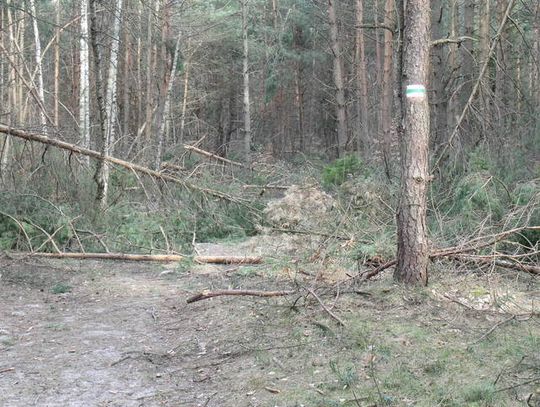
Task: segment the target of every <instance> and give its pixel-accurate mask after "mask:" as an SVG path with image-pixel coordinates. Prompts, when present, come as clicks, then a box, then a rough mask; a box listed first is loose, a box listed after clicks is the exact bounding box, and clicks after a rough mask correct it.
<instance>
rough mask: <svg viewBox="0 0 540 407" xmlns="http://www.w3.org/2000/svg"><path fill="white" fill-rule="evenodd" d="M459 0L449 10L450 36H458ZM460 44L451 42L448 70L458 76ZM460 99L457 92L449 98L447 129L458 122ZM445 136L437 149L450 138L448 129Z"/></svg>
mask: <svg viewBox="0 0 540 407" xmlns="http://www.w3.org/2000/svg"><path fill="white" fill-rule="evenodd" d="M458 1H459V0H450V5H449V7H450V10H449V14H450V16H449V18H450V21H449V25H450V27H449V28H450V29H449V31H450V38H456V37H457V36H458V20H459V13H458V11H459V7H458ZM458 59H459V58H458V44H455V43H451V44H449V54H448V70H449V72H450V75H452V76H453V77H456V75H457V73H458V69H459V65H458V64H459V62H458ZM458 102H459V100H458V99H457V98H456V96H455V94H453V93H452V95H451V96H450V98H449V99H448V103H447V108H446V127H447V129H452V128H454V125H455V122H456V116H457V106H458V105H459V103H458ZM443 136H444V137H440V138H439V140H437V141H438V144H437V146H436V149H438V147H439V145H441V144H443V143H446V141H447V139H448V130H447V131H446V132H445V134H444V135H443Z"/></svg>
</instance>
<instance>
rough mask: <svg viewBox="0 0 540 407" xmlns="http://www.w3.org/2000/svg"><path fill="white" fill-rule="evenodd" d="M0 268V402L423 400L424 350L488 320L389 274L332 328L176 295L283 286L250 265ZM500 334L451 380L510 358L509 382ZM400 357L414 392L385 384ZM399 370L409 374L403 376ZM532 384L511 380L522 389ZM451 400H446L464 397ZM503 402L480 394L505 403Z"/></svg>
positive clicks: (460, 339)
mask: <svg viewBox="0 0 540 407" xmlns="http://www.w3.org/2000/svg"><path fill="white" fill-rule="evenodd" d="M202 249H203V248H202V247H201V250H202ZM4 263H7V262H4ZM197 267H198V266H197ZM261 267H262V268H263V269H264V267H266V266H261ZM1 270H2V277H1V280H0V406H6V407H19V406H22V407H26V406H62V407H64V406H201V407H202V406H208V407H212V406H213V407H229V406H230V407H242V406H271V407H274V406H280V407H285V406H291V407H292V406H321V407H322V406H325V407H326V406H333V405H361V406H373V405H377V403H378V402H379V401H380V400H382V399H381V397H383V396H384V397H387V398H388V399H389V400H390V398H392V399H393V400H395V401H396V402H395V403H394V404H393V405H399V406H405V405H413V404H414V402H413V401H411V402H410V403H409V402H407V400H414V397H418V395H422V397H427V396H425V395H426V394H428V391H432V390H428V389H433V388H437V384H438V383H439V382H440V384H441V389H443V390H444V391H449V392H450V391H451V389H450V388H449V387H448V384H447V382H445V381H444V380H441V379H440V378H438V377H425V378H424V377H423V376H422V375H423V374H424V373H422V372H424V370H422V369H424V368H425V366H428V367H429V366H431V363H433V360H437V357H438V356H437V353H436V352H438V351H439V352H441V351H442V350H444V351H445V352H450V351H451V350H452V349H456V355H460V354H461V353H459V352H463V351H462V350H460V349H461V348H462V347H463V346H464V345H463V344H464V343H467V342H472V341H473V340H475V339H478V338H481V335H482V334H483V333H485V332H486V331H487V330H488V329H489V328H490V327H491V326H493V325H494V324H495V323H496V322H497V321H498V320H499V319H500V318H499V317H497V316H495V317H489V318H487V319H485V318H484V317H483V316H482V315H480V314H478V313H476V312H475V311H474V310H472V308H471V309H467V308H465V307H463V306H461V305H459V304H457V303H455V302H452V301H448V300H444V301H445V302H444V303H443V302H440V301H439V300H438V299H437V300H435V299H433V298H428V297H425V296H422V295H424V294H422V295H420V296H418V295H417V294H414V293H413V295H412V297H411V295H402V294H400V293H399V292H396V288H395V287H393V286H392V283H391V281H390V280H382V281H381V282H375V283H374V284H375V285H374V286H373V287H371V288H369V290H372V291H371V293H368V294H367V296H366V294H365V293H364V294H362V293H360V295H358V294H356V295H354V296H342V298H340V302H339V307H338V308H339V309H336V312H340V315H341V317H342V318H345V319H346V320H347V323H348V327H347V328H346V329H341V328H339V327H337V326H336V324H335V322H334V321H333V320H332V319H331V318H328V316H327V315H326V314H325V313H324V312H323V311H322V310H321V308H320V306H319V305H318V304H317V303H316V302H315V301H311V302H310V301H308V303H303V300H301V301H300V303H301V304H302V307H301V309H299V310H295V309H294V308H291V305H292V301H294V300H295V299H296V298H292V299H287V298H280V299H271V300H263V299H253V298H220V299H215V300H209V301H202V302H199V303H195V304H192V305H189V306H188V305H187V304H186V302H185V300H186V298H188V296H190V295H191V294H193V292H196V291H199V290H202V289H204V288H256V289H265V288H280V287H283V286H285V282H283V281H280V279H279V277H274V278H270V277H268V276H265V277H264V278H263V277H261V275H260V274H261V273H258V272H255V273H253V272H250V273H246V272H242V270H240V272H238V270H236V271H235V272H226V267H224V268H223V269H222V270H221V272H219V271H218V270H216V269H212V270H210V271H208V270H206V271H208V272H206V271H205V270H203V269H200V268H197V270H198V271H197V272H194V271H193V270H183V269H182V268H179V267H176V268H175V267H173V266H172V265H167V266H165V267H164V266H161V265H152V264H138V263H131V264H130V263H116V262H115V263H112V262H111V263H108V262H89V261H86V262H61V261H58V262H39V263H37V262H36V261H33V262H32V263H30V262H26V263H24V262H18V263H11V264H8V265H4V266H3V267H2V268H1ZM251 271H253V270H251ZM261 271H262V270H261ZM389 281H390V282H389ZM377 284H378V285H377ZM452 285H455V282H452ZM366 289H368V288H366ZM373 290H374V291H373ZM396 293H397V294H398V295H395V294H396ZM327 301H329V302H330V301H332V299H331V298H328V299H327ZM300 303H299V304H300ZM445 307H448V309H447V308H445ZM449 310H450V312H448V311H449ZM490 315H491V314H490ZM501 318H502V317H501ZM517 322H518V321H514V323H517ZM511 323H512V322H510V323H509V324H505V325H501V326H500V328H497V330H496V331H494V333H493V334H490V336H493V337H497V334H498V333H499V332H503V333H504V336H502V337H501V338H502V339H501V340H503V339H504V340H505V341H506V340H507V336H508V335H511V334H512V332H514V331H515V330H513V328H512V326H511V325H510V324H511ZM519 323H520V324H529V325H527V328H523V329H524V332H527V330H528V332H530V338H529V337H527V336H524V335H519V337H518V340H517V341H516V338H508V340H509V341H510V342H508V343H509V344H510V345H511V346H512V349H514V348H517V347H518V346H521V348H520V349H522V353H523V354H520V355H519V358H523V362H520V363H521V365H519V366H520V369H521V368H522V367H523V366H533V368H530V367H529V368H527V369H533V370H526V371H525V373H527V374H529V373H530V372H531V371H532V372H533V373H534V372H535V370H534V369H536V368H535V367H534V366H536V364H537V363H538V362H539V361H538V360H537V359H535V358H534V351H533V347H534V346H536V343H537V342H538V339H535V338H538V337H539V335H538V333H539V329H538V325H537V320H534V319H532V320H530V321H525V322H519ZM507 325H508V326H507ZM520 326H522V327H524V325H520ZM507 328H508V329H509V330H506V329H507ZM522 338H524V339H523V341H525V340H526V341H525V342H523V343H520V342H519V340H521V339H522ZM527 338H529V339H527ZM424 339H425V341H424ZM482 342H486V343H487V344H489V341H482ZM501 343H502V342H501ZM501 343H495V344H494V346H496V348H494V349H493V350H491V349H489V348H488V350H485V349H484V348H479V349H480V350H481V351H482V352H483V353H482V356H481V358H480V357H479V359H478V363H477V362H474V363H473V362H471V364H470V365H469V364H463V363H462V362H460V363H461V364H460V365H453V364H452V362H451V361H448V362H445V363H448V366H447V368H448V369H459V370H456V371H455V372H454V374H455V377H458V378H460V379H459V380H464V383H467V380H468V379H467V374H471V375H475V377H478V375H477V372H478V371H479V370H482V369H484V372H483V373H482V374H486V375H487V376H489V375H492V374H493V372H500V371H503V370H502V367H501V366H502V365H504V366H507V365H508V366H510V367H505V368H504V369H507V370H505V371H504V374H501V378H500V380H499V382H498V383H499V384H500V385H502V386H506V385H507V384H508V383H510V384H512V383H514V382H512V380H514V379H513V377H514V376H511V373H512V370H511V366H512V365H511V363H514V362H515V363H517V362H519V358H518V356H517V355H516V356H515V357H514V356H511V357H510V356H508V358H507V359H505V358H506V356H504V357H501V355H499V354H498V353H497V352H498V349H501V346H502V345H501ZM504 343H506V342H504ZM413 344H414V346H412V345H413ZM440 344H444V347H443V348H441V347H440ZM531 344H532V345H531ZM510 345H509V346H510ZM422 346H423V347H424V349H422ZM478 346H479V347H480V346H483V344H480V345H478ZM417 347H420V351H419V350H418V349H417ZM529 348H530V350H528V349H529ZM376 352H379V353H377V354H375V353H376ZM526 358H528V359H526ZM531 358H532V359H531ZM366 360H368V361H369V363H368V362H366ZM475 360H476V359H475ZM374 361H375V362H374ZM524 361H527V362H526V363H528V365H526V363H525V362H524ZM407 364H410V370H411V372H414V375H416V377H419V378H421V381H420V382H419V381H418V379H415V383H423V384H421V385H422V386H424V385H425V387H419V388H415V390H414V392H413V393H408V392H409V390H408V388H407V387H404V388H403V389H400V388H399V387H396V386H398V385H397V384H395V383H394V382H393V381H392V380H393V379H392V378H393V375H395V372H396V371H398V370H399V369H402V366H404V365H407ZM423 366H424V367H423ZM374 369H378V370H377V375H379V377H380V379H379V382H380V384H379V385H378V386H379V387H377V386H374V385H373V377H374V374H375V373H374V372H375V371H374ZM425 369H427V368H425ZM464 369H468V370H465V371H464ZM426 371H427V370H426ZM450 371H451V370H450ZM525 373H523V371H520V372H519V376H516V377H523V376H524V375H525ZM437 374H439V373H437ZM507 376H508V377H507ZM461 377H463V378H462V379H461ZM396 380H397V379H396ZM399 380H400V381H399V383H401V384H400V385H402V386H405V385H406V384H407V383H408V381H407V377H404V378H400V379H399ZM445 380H446V379H445ZM515 380H517V379H515ZM433 383H435V384H433ZM407 385H409V384H407ZM533 385H534V383H533V384H531V385H530V386H528V387H527V386H522V387H517V389H519V392H520V397H522V396H521V393H524V392H527V391H530V390H529V389H530V388H531V386H533ZM351 386H353V389H356V391H355V392H352V391H351V390H350V388H351ZM416 386H419V385H418V384H416ZM456 386H461V387H463V386H462V385H460V384H459V383H456ZM443 390H441V391H443ZM380 392H387V393H388V396H387V395H386V393H384V394H383V393H380ZM359 394H361V395H362V397H361V398H359V399H358V400H357V402H358V403H357V402H354V399H355V398H356V397H357V396H358V395H359ZM411 394H416V395H417V396H412V395H411ZM499 394H501V395H502V393H499ZM411 397H412V398H411ZM429 397H431V396H429ZM456 397H457V396H456ZM459 397H461V396H459ZM463 397H465V396H463ZM523 397H525V396H523ZM459 400H466V399H463V398H462V399H459ZM459 400H458V402H457V404H455V405H466V404H459V403H460V401H459ZM501 400H502V403H503V404H489V405H492V406H496V405H501V406H502V405H505V406H507V405H514V404H512V403H510V404H508V399H501ZM352 402H354V404H352ZM430 402H431V401H428V402H426V403H424V404H422V403H420V404H414V405H433V404H429V403H430ZM504 403H506V404H504ZM448 405H450V404H448ZM452 405H454V404H452ZM478 405H484V404H478ZM515 405H521V404H515Z"/></svg>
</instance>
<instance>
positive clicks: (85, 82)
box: [79, 0, 90, 164]
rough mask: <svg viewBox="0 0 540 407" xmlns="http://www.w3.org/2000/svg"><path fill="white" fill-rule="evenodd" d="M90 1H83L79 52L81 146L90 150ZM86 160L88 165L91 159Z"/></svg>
mask: <svg viewBox="0 0 540 407" xmlns="http://www.w3.org/2000/svg"><path fill="white" fill-rule="evenodd" d="M88 39H89V37H88V0H81V40H80V50H79V55H80V57H79V63H80V70H79V82H80V83H79V134H80V137H81V143H82V144H81V145H82V146H83V147H85V148H90V54H89V51H88ZM85 158H86V163H87V164H88V163H89V162H90V161H89V157H85Z"/></svg>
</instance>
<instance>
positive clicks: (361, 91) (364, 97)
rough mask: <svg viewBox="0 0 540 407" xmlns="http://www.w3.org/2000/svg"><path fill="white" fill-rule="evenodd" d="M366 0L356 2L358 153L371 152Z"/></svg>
mask: <svg viewBox="0 0 540 407" xmlns="http://www.w3.org/2000/svg"><path fill="white" fill-rule="evenodd" d="M363 24H364V0H356V25H357V28H356V49H355V61H356V93H357V99H358V100H357V102H356V107H357V110H356V114H357V117H358V119H357V125H356V143H357V146H356V148H357V151H358V153H359V154H360V153H361V152H363V151H364V152H369V150H370V148H369V134H370V127H369V113H368V87H367V65H366V52H365V41H364V29H363V28H362V27H361V26H362V25H363Z"/></svg>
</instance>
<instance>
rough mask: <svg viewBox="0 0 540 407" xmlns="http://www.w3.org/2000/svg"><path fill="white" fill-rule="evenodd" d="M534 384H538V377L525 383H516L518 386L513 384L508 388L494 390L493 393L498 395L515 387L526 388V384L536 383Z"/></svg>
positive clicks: (539, 380)
mask: <svg viewBox="0 0 540 407" xmlns="http://www.w3.org/2000/svg"><path fill="white" fill-rule="evenodd" d="M536 382H540V377H536V378H534V379H531V380H527V381H525V382H522V383H518V384H515V385H513V386H508V387H504V388H502V389H498V390H495V393H500V392H501V391H507V390H512V389H515V388H516V387H521V386H526V385H527V384H531V383H536Z"/></svg>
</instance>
